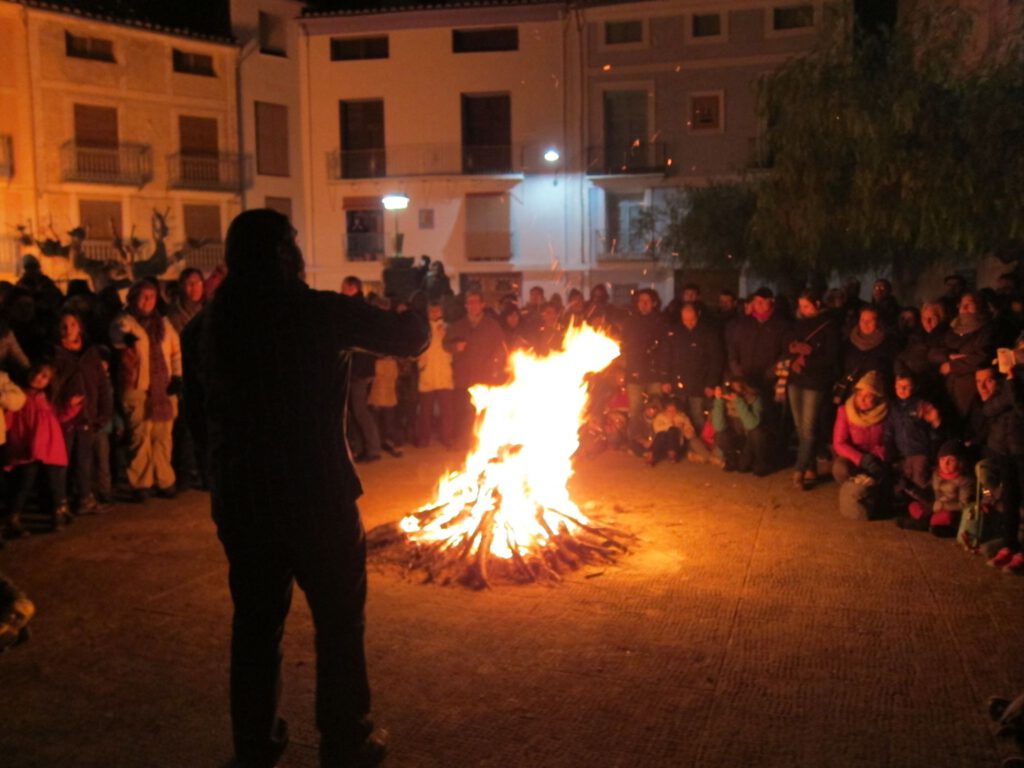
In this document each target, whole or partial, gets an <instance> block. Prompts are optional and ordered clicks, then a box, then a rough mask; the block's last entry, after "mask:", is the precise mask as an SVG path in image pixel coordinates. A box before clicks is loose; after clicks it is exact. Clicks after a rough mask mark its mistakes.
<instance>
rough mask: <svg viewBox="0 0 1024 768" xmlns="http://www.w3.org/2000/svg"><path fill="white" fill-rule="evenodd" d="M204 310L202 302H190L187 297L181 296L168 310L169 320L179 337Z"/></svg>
mask: <svg viewBox="0 0 1024 768" xmlns="http://www.w3.org/2000/svg"><path fill="white" fill-rule="evenodd" d="M202 309H203V304H202V302H200V301H190V300H189V299H188V298H187V297H185V296H181V297H179V298H178V300H177V301H175V302H174V303H173V304H171V306H169V307H168V308H167V319H168V320H170V322H171V325H173V326H174V330H176V331H177V332H178V335H181V331H182V330H183V329H184V328H185V326H186V325H188V323H189V321H190V320H191V319H192V318H193V317H195V316H196V315H198V314H199V313H200V312H201V311H202Z"/></svg>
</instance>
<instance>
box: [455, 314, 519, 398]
mask: <svg viewBox="0 0 1024 768" xmlns="http://www.w3.org/2000/svg"><path fill="white" fill-rule="evenodd" d="M460 341H464V342H466V348H465V349H464V350H463V351H461V352H459V351H458V350H457V348H456V345H457V344H458V343H459V342H460ZM443 346H444V348H445V350H447V351H448V352H450V353H451V355H452V380H453V383H454V384H455V386H456V387H458V388H459V389H468V388H469V387H471V386H473V385H474V384H492V385H493V384H500V383H501V382H502V381H503V380H504V378H505V364H506V357H507V355H506V350H505V334H504V332H503V331H502V330H501V325H500V324H499V323H498V321H497V320H495V319H494V318H493V317H490V316H489V315H486V314H485V315H483V316H482V317H481V318H480V320H479V321H478V322H477V323H476V325H474V324H473V323H472V322H470V320H469V318H468V317H464V318H462V319H461V320H456V321H455V322H454V323H452V324H451V325H449V326H448V331H447V332H446V333H445V338H444V344H443Z"/></svg>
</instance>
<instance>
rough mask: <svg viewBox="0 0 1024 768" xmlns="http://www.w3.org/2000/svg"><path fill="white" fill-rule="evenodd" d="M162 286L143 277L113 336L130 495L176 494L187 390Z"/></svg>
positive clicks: (141, 498)
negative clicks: (180, 415)
mask: <svg viewBox="0 0 1024 768" xmlns="http://www.w3.org/2000/svg"><path fill="white" fill-rule="evenodd" d="M156 304H157V289H156V286H155V285H154V284H153V283H152V282H149V281H148V280H139V281H138V282H136V283H135V284H134V285H132V287H131V288H130V289H129V291H128V309H127V310H126V311H125V312H124V313H122V314H121V315H120V316H119V317H118V318H117V319H116V320H114V323H113V325H112V326H111V328H110V341H111V344H112V345H113V346H114V349H116V350H118V351H119V352H120V354H121V368H120V370H121V382H120V383H121V387H120V396H121V407H122V408H123V409H124V415H125V420H126V421H127V426H128V432H129V461H128V484H129V485H130V486H131V492H130V499H131V501H134V502H142V501H145V499H146V497H147V496H148V495H149V491H150V489H151V488H152V487H153V484H154V483H156V493H157V495H158V496H161V497H163V498H173V497H174V496H175V495H176V493H177V489H176V487H175V479H176V478H175V475H174V467H173V466H172V464H171V452H172V450H173V445H172V440H173V437H172V429H173V426H174V417H175V416H176V415H177V412H178V397H177V395H178V393H179V392H180V391H181V343H180V341H179V339H178V333H177V331H175V330H174V326H172V325H171V323H170V321H168V320H167V318H165V317H163V316H161V315H160V313H159V312H157V308H156Z"/></svg>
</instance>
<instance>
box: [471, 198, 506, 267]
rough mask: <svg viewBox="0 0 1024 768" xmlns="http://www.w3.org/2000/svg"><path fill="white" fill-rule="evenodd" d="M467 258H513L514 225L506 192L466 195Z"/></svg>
mask: <svg viewBox="0 0 1024 768" xmlns="http://www.w3.org/2000/svg"><path fill="white" fill-rule="evenodd" d="M466 258H467V259H468V260H470V261H510V260H511V259H512V226H511V214H510V212H509V199H508V195H507V194H503V193H484V194H470V195H466Z"/></svg>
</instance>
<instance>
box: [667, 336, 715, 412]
mask: <svg viewBox="0 0 1024 768" xmlns="http://www.w3.org/2000/svg"><path fill="white" fill-rule="evenodd" d="M660 357H661V363H660V366H659V367H660V375H659V380H660V381H663V382H668V383H671V384H673V385H682V387H683V394H684V395H687V396H689V397H703V396H704V390H705V389H706V388H707V389H713V388H714V387H716V386H717V385H718V384H720V383H721V381H722V365H723V364H724V359H723V358H724V354H723V350H722V339H721V337H720V336H719V334H718V333H717V332H716V331H715V330H714V329H713V328H711V327H710V326H707V325H705V324H704V322H703V321H702V322H700V323H698V325H697V326H696V327H695V328H694V329H693V330H690V329H688V328H687V327H686V326H684V325H681V324H680V325H676V326H674V327H671V328H669V329H668V331H667V333H666V334H665V338H664V343H663V344H662V345H661V355H660Z"/></svg>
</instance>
